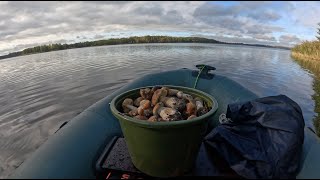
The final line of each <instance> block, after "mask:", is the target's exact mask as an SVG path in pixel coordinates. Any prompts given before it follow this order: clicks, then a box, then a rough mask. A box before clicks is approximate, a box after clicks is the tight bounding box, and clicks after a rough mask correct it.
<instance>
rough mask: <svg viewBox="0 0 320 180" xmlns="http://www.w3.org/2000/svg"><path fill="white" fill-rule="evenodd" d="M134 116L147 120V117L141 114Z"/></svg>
mask: <svg viewBox="0 0 320 180" xmlns="http://www.w3.org/2000/svg"><path fill="white" fill-rule="evenodd" d="M135 118H137V119H140V120H148V118H147V117H145V116H141V115H136V116H135Z"/></svg>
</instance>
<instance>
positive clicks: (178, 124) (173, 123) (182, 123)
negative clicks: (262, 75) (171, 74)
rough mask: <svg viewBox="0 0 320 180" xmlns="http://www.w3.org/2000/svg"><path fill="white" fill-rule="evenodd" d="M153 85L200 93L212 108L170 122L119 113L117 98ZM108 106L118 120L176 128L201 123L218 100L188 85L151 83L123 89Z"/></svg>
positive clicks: (213, 109) (208, 115) (216, 106)
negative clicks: (126, 89)
mask: <svg viewBox="0 0 320 180" xmlns="http://www.w3.org/2000/svg"><path fill="white" fill-rule="evenodd" d="M154 86H164V87H168V88H175V89H179V90H182V91H183V90H186V91H187V92H189V93H190V92H191V93H196V94H197V95H198V96H199V95H201V96H202V97H206V99H210V100H211V102H212V108H211V109H210V111H209V112H207V113H206V114H204V115H202V116H199V117H196V118H193V119H190V120H181V121H170V122H149V121H146V120H139V119H136V118H133V117H130V116H127V115H125V114H124V113H121V112H120V111H118V110H117V108H116V102H117V101H118V100H119V99H122V98H123V97H124V96H126V95H127V94H128V93H130V92H134V91H137V90H140V89H142V88H152V87H154ZM201 96H200V97H201ZM110 108H111V112H112V114H113V115H114V116H115V117H116V118H117V119H118V120H119V121H121V120H124V121H126V122H129V123H131V124H135V125H138V126H141V127H147V128H152V129H161V128H178V127H183V126H189V125H194V124H199V123H202V122H203V121H206V120H208V118H210V117H211V116H213V115H214V113H215V112H216V111H217V109H218V102H217V100H216V99H215V98H214V97H213V96H212V95H210V94H208V93H206V92H203V91H201V90H198V89H194V88H190V87H185V86H175V85H163V84H162V85H152V86H142V87H138V88H134V89H131V90H128V91H125V92H123V93H121V94H119V95H117V96H116V97H114V98H113V99H112V101H111V103H110Z"/></svg>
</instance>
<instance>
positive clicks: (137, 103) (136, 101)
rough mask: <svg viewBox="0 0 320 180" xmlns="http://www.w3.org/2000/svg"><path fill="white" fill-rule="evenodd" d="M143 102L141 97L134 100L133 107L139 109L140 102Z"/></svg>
mask: <svg viewBox="0 0 320 180" xmlns="http://www.w3.org/2000/svg"><path fill="white" fill-rule="evenodd" d="M142 100H143V97H138V98H137V99H135V100H134V101H133V105H135V106H137V107H139V106H140V102H141V101H142Z"/></svg>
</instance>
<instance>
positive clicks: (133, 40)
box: [0, 36, 289, 59]
mask: <svg viewBox="0 0 320 180" xmlns="http://www.w3.org/2000/svg"><path fill="white" fill-rule="evenodd" d="M140 43H215V44H233V45H249V46H260V47H273V48H283V49H289V48H286V47H280V46H268V45H259V44H243V43H225V42H220V41H217V40H214V39H207V38H201V37H171V36H142V37H137V36H134V37H129V38H111V39H106V40H97V41H86V42H79V43H74V44H49V45H41V46H36V47H32V48H27V49H24V50H23V51H18V52H13V53H10V54H8V55H4V56H0V59H4V58H10V57H16V56H22V55H28V54H35V53H42V52H49V51H57V50H64V49H73V48H82V47H90V46H104V45H117V44H140Z"/></svg>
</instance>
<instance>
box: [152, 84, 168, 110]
mask: <svg viewBox="0 0 320 180" xmlns="http://www.w3.org/2000/svg"><path fill="white" fill-rule="evenodd" d="M167 93H168V91H167V90H165V89H164V88H161V89H157V90H156V91H155V92H154V93H153V96H152V100H151V102H152V105H154V106H155V105H156V104H157V103H158V102H159V99H160V97H161V96H167Z"/></svg>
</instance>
